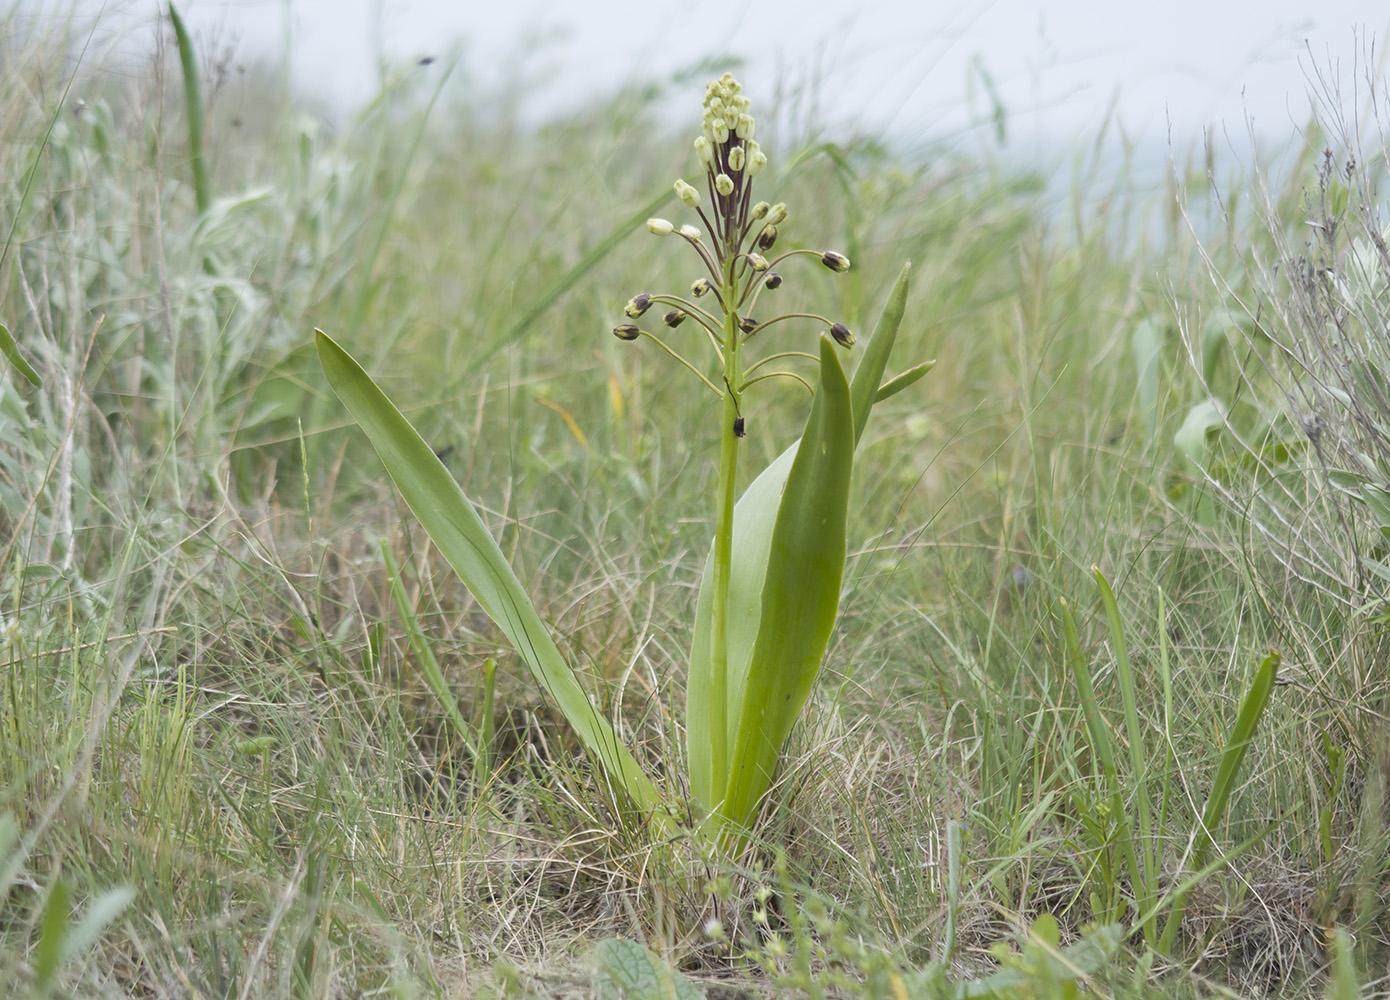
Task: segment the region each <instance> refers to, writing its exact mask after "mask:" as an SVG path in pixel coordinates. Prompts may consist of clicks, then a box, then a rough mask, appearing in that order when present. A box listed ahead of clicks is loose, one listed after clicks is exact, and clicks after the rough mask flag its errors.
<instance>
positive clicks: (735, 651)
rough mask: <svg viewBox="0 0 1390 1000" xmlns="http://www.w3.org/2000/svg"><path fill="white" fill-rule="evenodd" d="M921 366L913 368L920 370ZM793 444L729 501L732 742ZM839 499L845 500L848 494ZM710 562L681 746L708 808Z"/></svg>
mask: <svg viewBox="0 0 1390 1000" xmlns="http://www.w3.org/2000/svg"><path fill="white" fill-rule="evenodd" d="M911 269H912V265H911V262H910V261H909V262H908V263H905V264H904V265H903V269H902V273H901V274H899V276H898V280H897V283H896V284H895V285H894V286H893V291H892V292H891V294H890V295H889V296H888V301H887V303H886V304H885V305H884V307H883V312H882V313H881V314H880V316H879V320H878V323H877V325H876V326H875V327H874V332H873V335H872V336H871V337H870V339H869V342H868V345H867V346H866V347H865V350H864V356H863V358H862V359H861V361H860V362H859V367H858V368H856V369H855V372H854V379H853V381H852V383H851V389H850V394H851V399H852V405H853V407H854V428H855V434H854V441H855V443H856V444H857V443H858V441H859V438H860V436H861V435H862V434H863V431H864V427H865V425H866V424H867V422H868V418H869V413H870V412H871V411H872V409H873V404H874V403H875V402H876V401H877V400H876V398H875V397H876V396H877V395H878V391H879V382H880V380H881V379H882V378H883V372H884V369H885V368H886V367H887V364H888V359H889V356H890V355H891V354H892V353H893V343H894V340H895V339H896V337H897V333H898V328H899V326H900V325H901V324H902V318H903V311H904V309H905V307H906V303H907V290H908V282H909V278H910V276H911ZM837 364H838V361H837ZM930 364H931V363H930V362H929V363H928V364H927V366H926V367H930ZM923 367H924V366H921V365H919V366H918V368H919V369H923ZM916 370H917V369H912V370H911V371H916ZM908 374H909V373H904V375H901V376H899V377H898V378H897V379H895V380H894V382H899V381H902V380H903V379H905V378H906V376H907V375H908ZM924 374H926V371H925V369H924V370H922V371H921V374H919V375H916V376H915V377H913V378H912V379H911V381H903V382H902V384H901V385H900V386H899V388H906V387H907V385H910V384H911V382H914V381H916V380H917V378H920V377H921V375H924ZM891 384H893V383H890V385H891ZM894 391H896V390H894ZM890 394H891V393H890ZM813 416H814V410H813ZM808 427H809V422H808ZM799 444H800V442H799V441H798V442H796V443H793V444H792V445H791V446H790V447H788V448H787V449H786V450H785V451H784V452H782V454H780V455H779V456H777V458H775V459H774V460H773V461H772V462H771V463H770V464H769V465H768V466H767V467H766V468H765V469H763V471H762V472H761V473H760V474H759V475H758V477H757V478H756V479H754V480H753V482H752V483H751V484H750V485H749V487H748V489H747V490H745V491H744V494H743V496H742V497H740V498H739V501H738V503H737V504H736V505H735V507H734V523H733V560H732V564H731V565H730V567H729V607H728V643H729V648H728V675H727V681H726V684H727V708H726V711H725V717H726V718H727V719H728V725H729V733H728V737H727V739H728V741H729V742H728V745H730V746H732V745H733V742H734V740H735V734H736V732H737V729H736V726H737V721H738V718H739V715H740V713H741V712H742V709H743V689H744V684H745V681H746V678H747V676H748V666H749V663H750V660H751V657H752V652H753V643H754V641H755V640H756V639H757V635H758V627H759V622H760V620H761V617H762V609H763V604H762V601H763V586H764V582H765V580H766V577H767V565H768V554H769V552H770V551H771V548H772V535H773V529H774V528H775V526H776V524H777V517H778V512H779V510H780V507H781V503H782V498H783V495H784V487H785V485H786V482H787V476H788V474H789V473H790V472H791V468H792V463H793V462H794V461H795V459H796V455H797V449H798V447H799ZM844 502H845V503H846V505H847V504H848V494H846V498H845V501H844ZM713 565H714V554H713V552H711V553H710V556H709V558H708V559H707V560H706V562H705V571H704V577H703V579H702V580H701V583H700V593H699V597H698V600H697V602H696V608H695V628H694V633H693V637H692V642H691V649H690V671H689V681H688V686H687V689H686V748H687V759H688V761H689V764H688V766H689V769H690V771H689V773H690V791H691V795H692V796H693V797H694V798H695V801H696V802H698V803H700V804H701V805H702V806H703V807H704V808H706V809H713V808H714V807H715V806H717V805H718V804H719V802H720V800H721V799H722V798H723V797H724V792H725V789H726V786H727V784H728V775H727V774H719V775H716V774H715V773H714V762H713V759H712V754H711V740H710V739H709V737H708V735H707V734H708V733H709V726H710V718H711V715H712V713H711V711H710V701H709V699H710V683H709V678H710V675H711V673H712V669H713V667H712V656H711V650H710V633H711V618H712V614H711V611H712V609H711V606H710V602H711V599H712V593H713V581H714V570H713Z"/></svg>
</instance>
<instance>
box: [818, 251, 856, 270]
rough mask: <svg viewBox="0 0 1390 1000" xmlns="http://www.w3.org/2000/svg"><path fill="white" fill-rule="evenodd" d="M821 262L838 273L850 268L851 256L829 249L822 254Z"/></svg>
mask: <svg viewBox="0 0 1390 1000" xmlns="http://www.w3.org/2000/svg"><path fill="white" fill-rule="evenodd" d="M820 262H821V263H822V264H824V265H825V266H826V267H828V268H830V270H832V271H834V272H835V273H836V274H843V273H844V272H845V271H848V270H849V258H848V257H846V256H845V255H844V254H842V253H837V252H835V251H834V250H827V251H825V253H823V254H821V258H820Z"/></svg>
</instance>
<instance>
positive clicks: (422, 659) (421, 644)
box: [381, 539, 479, 762]
mask: <svg viewBox="0 0 1390 1000" xmlns="http://www.w3.org/2000/svg"><path fill="white" fill-rule="evenodd" d="M381 559H382V561H383V562H384V563H385V564H386V574H387V579H388V580H389V581H390V587H391V597H392V599H393V600H394V601H395V602H396V611H397V612H398V613H399V614H400V616H401V624H402V625H403V626H404V627H405V634H406V638H407V639H408V640H409V642H410V648H411V649H412V650H413V651H414V653H415V658H416V660H417V661H418V662H419V665H420V673H421V674H422V675H424V678H425V683H426V684H428V685H429V689H430V691H431V692H433V693H434V696H435V697H436V698H438V699H439V704H440V706H441V707H442V708H443V709H444V714H445V716H446V717H447V718H448V720H449V723H450V724H451V725H452V726H453V727H454V732H455V733H456V734H457V735H458V738H459V739H460V740H461V741H463V745H464V746H465V747H467V748H468V753H469V755H470V756H471V757H472V758H473V760H474V761H475V762H476V761H477V760H478V754H479V750H478V744H477V741H476V740H475V739H474V736H473V730H472V728H471V727H470V726H469V725H468V723H467V722H466V721H464V718H463V713H462V712H460V711H459V706H458V698H457V697H455V695H454V692H453V691H451V690H450V689H449V682H448V681H446V680H445V679H444V671H442V670H440V669H439V660H438V659H437V658H436V657H435V655H434V650H433V649H432V648H430V644H429V642H428V640H426V638H425V633H424V631H423V630H422V629H421V628H420V622H419V619H418V618H416V616H415V609H414V608H413V607H411V605H410V595H409V594H407V593H406V592H405V584H403V583H402V582H401V574H400V571H399V570H398V569H397V568H396V556H395V554H394V553H393V552H392V551H391V543H390V542H387V541H386V540H384V539H383V540H382V543H381Z"/></svg>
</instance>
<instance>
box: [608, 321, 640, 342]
mask: <svg viewBox="0 0 1390 1000" xmlns="http://www.w3.org/2000/svg"><path fill="white" fill-rule="evenodd" d="M613 336H615V337H617V338H618V339H619V340H636V339H637V338H638V337H640V336H642V331H641V330H639V329H637V327H635V326H633V325H632V324H631V323H623V324H621V325H620V326H615V327H613Z"/></svg>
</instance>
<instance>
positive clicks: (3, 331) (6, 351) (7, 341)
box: [0, 323, 43, 386]
mask: <svg viewBox="0 0 1390 1000" xmlns="http://www.w3.org/2000/svg"><path fill="white" fill-rule="evenodd" d="M0 354H3V355H5V357H6V358H8V359H9V361H10V364H12V365H14V366H15V367H16V368H18V369H19V373H20V374H21V375H23V376H24V377H25V378H27V379H28V380H29V384H30V385H35V386H38V385H42V384H43V380H42V379H41V378H39V373H38V372H36V371H34V366H33V365H31V364H29V362H27V361H25V360H24V355H22V354H20V353H19V345H18V344H16V343H15V342H14V338H13V337H11V336H10V330H9V328H8V327H7V326H5V324H4V323H0Z"/></svg>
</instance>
